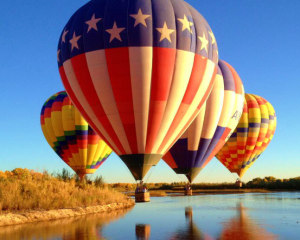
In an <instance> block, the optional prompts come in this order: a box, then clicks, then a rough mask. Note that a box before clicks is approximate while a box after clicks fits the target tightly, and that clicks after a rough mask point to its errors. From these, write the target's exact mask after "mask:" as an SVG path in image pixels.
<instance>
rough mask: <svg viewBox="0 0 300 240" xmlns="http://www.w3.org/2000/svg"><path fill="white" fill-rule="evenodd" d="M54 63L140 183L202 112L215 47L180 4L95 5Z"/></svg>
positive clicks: (108, 0) (72, 29)
mask: <svg viewBox="0 0 300 240" xmlns="http://www.w3.org/2000/svg"><path fill="white" fill-rule="evenodd" d="M57 59H58V66H59V72H60V76H61V79H62V81H63V84H64V86H65V89H66V91H67V93H68V95H69V96H70V98H71V99H72V102H73V103H74V104H75V105H76V107H77V108H78V109H79V111H80V112H81V114H82V115H83V116H84V118H85V119H86V120H87V121H88V122H89V124H91V126H92V127H93V129H95V131H97V133H98V134H99V135H100V136H101V137H103V139H104V140H105V141H106V142H107V143H108V144H109V145H110V146H111V148H112V149H113V150H114V151H115V152H116V153H117V154H118V155H119V156H120V157H121V159H122V160H123V161H124V162H125V164H126V165H127V166H128V168H129V169H130V170H131V172H132V174H133V176H134V177H135V179H137V180H140V179H142V178H143V177H144V175H145V174H146V173H147V172H148V170H149V169H150V167H151V166H153V165H156V164H157V162H158V161H159V160H160V159H161V157H162V156H163V154H165V153H166V151H167V149H168V148H169V147H170V146H171V145H172V143H174V142H175V141H176V140H177V139H178V138H179V137H180V133H181V132H182V131H183V130H185V129H186V128H187V127H188V126H189V125H190V123H191V121H192V120H193V119H194V118H195V117H196V115H197V114H198V113H199V111H200V108H201V107H202V105H203V103H204V102H205V101H206V99H207V97H208V95H209V92H210V91H211V89H212V85H213V83H214V79H215V74H216V72H217V62H218V47H217V43H216V40H215V37H214V34H213V32H212V31H211V29H210V27H209V25H208V23H207V22H206V20H205V19H204V18H203V17H202V16H201V15H200V13H199V12H198V11H196V10H195V9H194V8H192V7H191V6H190V5H189V4H187V3H186V2H184V1H182V0H176V1H173V0H164V1H162V0H142V1H141V0H98V1H95V0H92V1H90V2H88V3H87V4H86V5H84V6H83V7H81V8H80V9H79V10H78V11H77V12H76V13H75V14H74V15H73V16H72V17H71V18H70V20H69V21H68V23H67V24H66V26H65V27H64V29H63V31H62V34H61V36H60V39H59V43H58V51H57Z"/></svg>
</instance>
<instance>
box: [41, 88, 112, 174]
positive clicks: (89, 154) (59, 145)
mask: <svg viewBox="0 0 300 240" xmlns="http://www.w3.org/2000/svg"><path fill="white" fill-rule="evenodd" d="M41 126H42V131H43V133H44V136H45V138H46V140H47V142H48V143H49V145H50V146H51V147H52V149H53V150H54V151H55V152H56V153H57V154H58V156H59V157H60V158H61V159H62V160H63V161H64V162H65V163H67V164H68V165H69V166H70V167H71V168H72V169H73V170H74V171H75V172H76V173H77V174H78V175H79V176H80V177H81V178H82V177H83V176H84V175H85V174H89V173H94V172H95V171H96V170H97V169H98V168H99V167H100V165H101V164H102V163H103V162H104V161H105V160H106V159H107V158H108V156H109V155H110V154H111V152H112V150H111V148H110V147H109V146H108V145H107V144H106V143H105V142H104V141H103V140H102V139H101V138H100V137H99V136H98V134H97V133H96V132H95V131H94V130H93V129H92V128H91V127H90V126H89V125H88V123H87V122H86V121H85V120H84V118H83V117H82V116H81V114H80V113H79V111H78V110H77V109H76V108H75V107H74V105H73V104H72V102H71V100H70V99H69V97H68V95H67V93H66V92H59V93H56V94H54V95H53V96H51V97H50V98H49V99H48V100H47V101H46V102H45V104H44V105H43V108H42V111H41Z"/></svg>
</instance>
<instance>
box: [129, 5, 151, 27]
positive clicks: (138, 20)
mask: <svg viewBox="0 0 300 240" xmlns="http://www.w3.org/2000/svg"><path fill="white" fill-rule="evenodd" d="M129 16H130V17H132V18H134V19H135V22H134V27H136V26H137V25H139V24H142V25H143V26H145V27H147V23H146V19H147V18H149V17H151V15H148V14H143V12H142V9H139V10H138V12H137V14H130V15H129Z"/></svg>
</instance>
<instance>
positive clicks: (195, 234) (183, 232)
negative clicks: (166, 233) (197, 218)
mask: <svg viewBox="0 0 300 240" xmlns="http://www.w3.org/2000/svg"><path fill="white" fill-rule="evenodd" d="M185 219H186V222H187V224H186V226H185V227H183V228H180V229H178V230H177V231H176V233H175V234H174V235H173V236H171V238H170V240H209V239H212V238H211V237H210V236H208V235H207V234H205V233H203V232H202V231H200V229H199V228H198V227H197V225H196V224H195V223H194V222H193V208H192V207H186V208H185Z"/></svg>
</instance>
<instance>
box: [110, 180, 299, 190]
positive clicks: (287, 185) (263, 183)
mask: <svg viewBox="0 0 300 240" xmlns="http://www.w3.org/2000/svg"><path fill="white" fill-rule="evenodd" d="M185 184H186V182H173V183H147V184H146V186H147V188H148V189H149V190H150V191H157V190H165V191H177V190H178V191H179V190H180V191H182V190H183V188H184V186H185ZM110 187H111V188H113V189H116V190H117V191H122V192H126V191H134V189H135V188H136V185H135V184H130V183H114V184H110ZM192 188H193V190H209V189H212V190H214V189H216V190H218V189H224V190H225V189H239V187H238V186H236V185H235V183H195V184H192ZM242 189H249V190H251V189H266V190H300V177H296V178H290V179H276V178H274V177H265V178H263V179H262V178H254V179H253V180H251V181H249V182H247V183H243V187H242Z"/></svg>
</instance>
